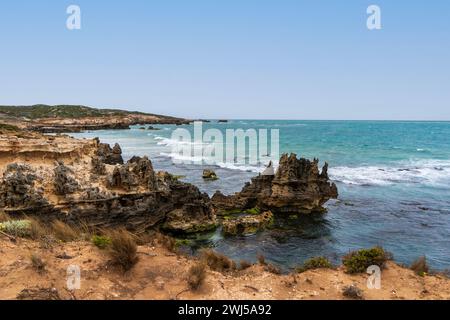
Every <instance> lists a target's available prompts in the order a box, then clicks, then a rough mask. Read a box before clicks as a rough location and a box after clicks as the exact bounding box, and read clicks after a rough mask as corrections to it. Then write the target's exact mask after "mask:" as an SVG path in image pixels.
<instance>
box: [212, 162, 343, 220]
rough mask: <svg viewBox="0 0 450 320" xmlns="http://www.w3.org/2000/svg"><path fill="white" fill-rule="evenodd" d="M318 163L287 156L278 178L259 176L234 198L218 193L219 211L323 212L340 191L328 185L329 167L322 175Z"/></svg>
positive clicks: (213, 198) (216, 196)
mask: <svg viewBox="0 0 450 320" xmlns="http://www.w3.org/2000/svg"><path fill="white" fill-rule="evenodd" d="M318 164H319V161H318V160H317V159H314V160H313V161H310V160H307V159H303V158H301V159H297V156H296V155H295V154H291V155H287V154H284V155H283V156H282V157H281V158H280V164H279V167H278V170H277V172H276V173H275V175H259V176H257V177H255V178H253V179H252V180H251V182H249V183H246V184H245V186H244V188H243V189H242V190H241V191H240V192H238V193H236V194H234V195H231V196H224V195H222V194H220V193H216V194H215V195H214V196H213V197H212V202H213V205H214V207H215V208H216V209H218V210H219V211H220V210H222V211H223V210H230V209H240V210H245V209H249V208H254V207H259V208H261V209H262V210H271V211H273V212H274V213H312V212H324V211H325V208H324V207H323V205H324V204H325V202H327V201H328V200H329V199H333V198H334V199H335V198H337V196H338V191H337V187H336V185H335V184H334V183H331V182H330V181H329V177H328V164H326V163H325V165H324V167H323V169H322V172H319V168H318Z"/></svg>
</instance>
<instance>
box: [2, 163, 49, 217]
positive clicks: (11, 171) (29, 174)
mask: <svg viewBox="0 0 450 320" xmlns="http://www.w3.org/2000/svg"><path fill="white" fill-rule="evenodd" d="M37 179H38V178H37V176H36V175H35V173H34V172H33V171H32V169H31V168H30V166H28V165H24V164H17V163H12V164H9V165H8V166H7V168H6V171H5V173H4V174H3V178H2V179H1V181H0V208H7V209H8V208H29V207H39V206H43V205H46V204H47V201H46V200H45V199H44V197H43V193H44V191H43V190H42V188H38V187H36V186H35V182H36V180H37Z"/></svg>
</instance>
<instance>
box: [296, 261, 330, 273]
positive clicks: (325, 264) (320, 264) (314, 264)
mask: <svg viewBox="0 0 450 320" xmlns="http://www.w3.org/2000/svg"><path fill="white" fill-rule="evenodd" d="M322 268H325V269H331V268H333V265H332V264H331V262H330V260H328V258H326V257H313V258H309V259H308V260H306V261H305V262H304V263H303V265H302V266H301V267H299V268H297V272H300V273H301V272H305V271H307V270H313V269H322Z"/></svg>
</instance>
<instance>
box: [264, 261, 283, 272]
mask: <svg viewBox="0 0 450 320" xmlns="http://www.w3.org/2000/svg"><path fill="white" fill-rule="evenodd" d="M264 270H266V271H267V272H270V273H273V274H281V269H280V268H278V267H277V266H275V265H273V264H270V263H268V264H266V267H265V268H264Z"/></svg>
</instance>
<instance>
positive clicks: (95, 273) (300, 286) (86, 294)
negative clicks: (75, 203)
mask: <svg viewBox="0 0 450 320" xmlns="http://www.w3.org/2000/svg"><path fill="white" fill-rule="evenodd" d="M0 238H1V239H0V299H16V298H17V296H18V295H19V294H20V293H21V292H23V290H24V289H32V290H34V289H48V290H50V291H51V292H57V293H58V295H59V296H60V297H61V298H62V299H152V300H153V299H199V300H201V299H237V300H239V299H345V297H344V296H343V294H342V290H343V288H344V287H345V286H348V285H352V284H355V285H356V286H357V287H358V288H360V289H361V290H362V291H363V294H364V298H365V299H450V280H449V279H448V278H446V277H444V276H439V275H436V276H429V275H427V276H425V277H420V276H417V275H415V274H414V272H412V271H411V270H408V269H405V268H402V267H400V266H398V265H396V264H395V263H393V262H389V263H388V265H387V268H386V269H385V270H383V272H382V278H381V279H382V282H381V289H379V290H377V289H368V288H367V286H366V282H367V277H368V275H365V274H360V275H348V274H345V273H344V272H343V270H342V269H337V270H331V269H318V270H310V271H307V272H304V273H301V274H295V275H292V274H291V275H276V274H272V273H269V272H267V271H265V270H264V268H263V267H262V266H261V265H254V266H252V267H250V268H248V269H246V270H243V271H235V272H232V273H226V274H222V273H219V272H215V271H211V270H208V271H207V277H206V280H205V282H204V284H203V285H202V286H201V287H200V289H198V290H197V291H192V290H189V289H187V288H188V285H187V281H186V278H187V274H188V270H189V268H190V266H192V265H193V264H194V263H196V261H195V260H194V259H193V258H190V257H186V256H183V255H176V254H174V253H172V252H169V251H168V250H166V249H164V248H162V247H154V246H152V245H145V246H140V247H139V249H138V253H139V261H138V263H137V264H136V265H135V266H134V268H133V269H132V270H131V271H129V272H128V273H126V274H124V273H123V272H121V271H119V270H117V269H115V268H114V267H111V265H110V263H109V258H108V254H107V252H106V251H105V250H100V249H98V248H97V247H95V246H94V245H92V244H90V243H89V242H73V243H67V244H63V243H59V244H55V245H53V246H52V247H50V248H48V247H42V244H40V243H37V242H33V241H30V240H24V239H18V241H17V242H16V243H14V242H11V241H10V240H8V239H6V238H4V237H2V236H0ZM32 254H35V255H37V256H39V257H41V258H42V260H43V261H44V262H45V271H43V272H38V271H36V269H34V268H33V266H32V263H31V258H30V257H31V255H32ZM70 265H77V266H79V267H80V269H81V288H80V289H79V290H75V291H69V290H68V289H67V268H68V266H70Z"/></svg>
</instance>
